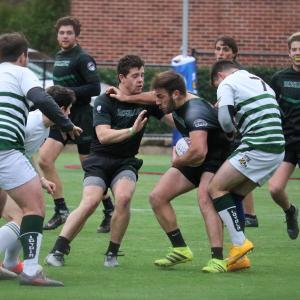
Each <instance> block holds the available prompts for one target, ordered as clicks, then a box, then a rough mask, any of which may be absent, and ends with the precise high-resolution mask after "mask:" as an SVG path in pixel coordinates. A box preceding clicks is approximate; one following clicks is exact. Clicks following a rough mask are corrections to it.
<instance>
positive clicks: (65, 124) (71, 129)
mask: <svg viewBox="0 0 300 300" xmlns="http://www.w3.org/2000/svg"><path fill="white" fill-rule="evenodd" d="M26 98H27V99H28V100H30V101H32V102H33V103H34V104H35V106H36V107H37V108H38V109H39V110H40V111H41V112H42V113H43V114H44V115H45V116H46V117H47V118H49V119H50V120H51V121H52V122H53V123H55V124H56V125H57V126H59V127H60V128H61V130H62V131H64V132H68V133H69V134H71V136H72V135H80V133H81V132H82V129H81V128H79V127H77V126H75V125H74V124H73V123H72V122H71V120H70V119H69V118H67V117H65V116H64V114H63V112H62V110H61V109H60V107H59V106H58V105H57V103H56V102H55V101H54V99H53V98H52V97H51V96H50V95H49V94H47V93H46V92H45V91H44V90H43V89H42V88H41V87H34V88H32V89H30V90H29V91H28V93H27V94H26Z"/></svg>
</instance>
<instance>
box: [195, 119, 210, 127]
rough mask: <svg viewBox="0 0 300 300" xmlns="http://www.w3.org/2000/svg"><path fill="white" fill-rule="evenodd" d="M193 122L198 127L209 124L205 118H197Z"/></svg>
mask: <svg viewBox="0 0 300 300" xmlns="http://www.w3.org/2000/svg"><path fill="white" fill-rule="evenodd" d="M193 124H194V126H195V127H196V128H198V127H207V125H208V124H207V122H206V121H205V120H203V119H197V120H195V121H194V123H193Z"/></svg>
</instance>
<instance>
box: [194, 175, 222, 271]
mask: <svg viewBox="0 0 300 300" xmlns="http://www.w3.org/2000/svg"><path fill="white" fill-rule="evenodd" d="M213 176H214V173H211V172H204V173H203V174H202V176H201V180H200V184H199V188H198V201H199V207H200V211H201V214H202V216H203V219H204V223H205V228H206V233H207V237H208V240H209V243H210V247H211V249H210V250H211V259H210V260H209V261H208V264H207V265H206V266H205V267H203V268H202V271H203V272H208V273H222V272H226V270H227V267H226V262H225V261H224V260H223V223H222V221H221V219H220V217H219V215H218V213H217V212H216V210H215V208H214V206H213V202H212V199H211V198H210V196H209V194H208V190H207V187H208V185H209V182H210V181H211V179H212V177H213Z"/></svg>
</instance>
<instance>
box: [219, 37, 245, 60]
mask: <svg viewBox="0 0 300 300" xmlns="http://www.w3.org/2000/svg"><path fill="white" fill-rule="evenodd" d="M220 41H221V42H223V44H224V45H225V46H227V47H229V48H230V49H231V50H232V53H233V54H234V55H235V56H234V59H236V57H237V54H238V52H239V48H238V45H237V43H236V41H235V39H234V38H232V37H230V36H227V35H222V36H220V37H218V38H217V39H216V41H215V47H216V44H217V42H220Z"/></svg>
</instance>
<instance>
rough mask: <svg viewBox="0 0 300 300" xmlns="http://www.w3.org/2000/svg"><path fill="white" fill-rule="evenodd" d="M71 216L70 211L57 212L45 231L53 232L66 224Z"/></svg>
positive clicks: (44, 227)
mask: <svg viewBox="0 0 300 300" xmlns="http://www.w3.org/2000/svg"><path fill="white" fill-rule="evenodd" d="M68 216H69V210H58V211H55V213H54V215H53V216H52V218H51V219H50V220H49V221H48V222H47V223H46V224H45V225H44V226H43V229H44V230H53V229H56V228H57V227H58V226H60V225H62V224H64V223H65V222H66V220H67V218H68Z"/></svg>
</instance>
